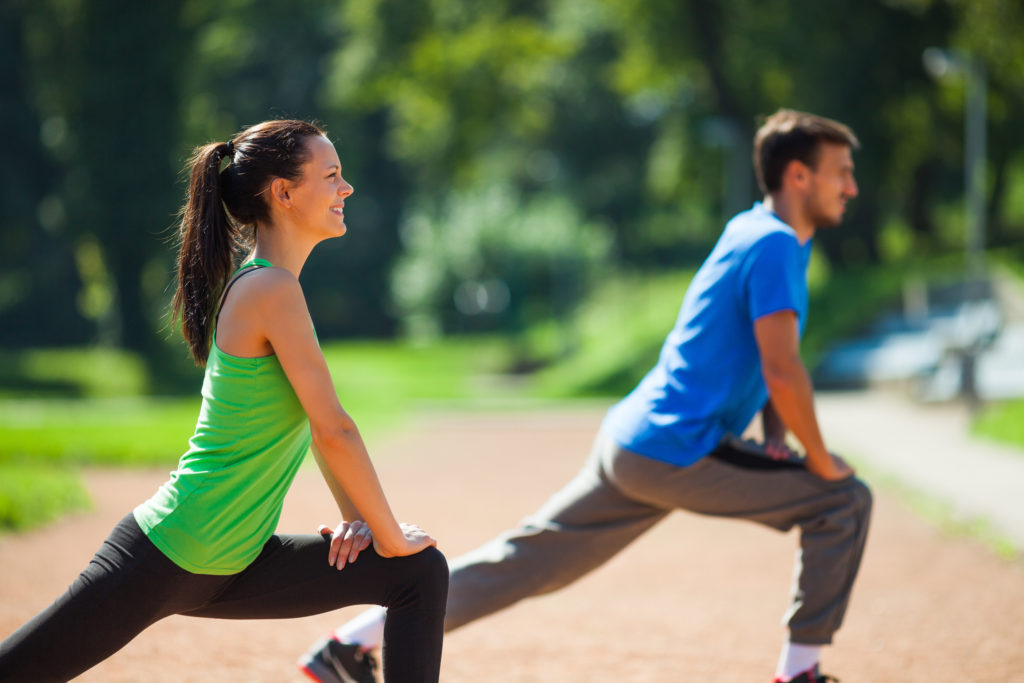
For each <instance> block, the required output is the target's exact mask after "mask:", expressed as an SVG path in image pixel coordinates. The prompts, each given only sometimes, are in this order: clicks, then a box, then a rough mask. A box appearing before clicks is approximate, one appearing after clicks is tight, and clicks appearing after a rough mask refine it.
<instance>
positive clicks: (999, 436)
mask: <svg viewBox="0 0 1024 683" xmlns="http://www.w3.org/2000/svg"><path fill="white" fill-rule="evenodd" d="M971 431H972V432H973V433H974V435H975V436H980V437H982V438H985V439H991V440H992V441H998V442H1000V443H1004V444H1007V445H1009V446H1016V447H1017V448H1022V449H1024V399H1017V400H1013V401H1004V402H1001V403H993V404H990V405H988V406H986V407H985V408H984V409H983V410H982V412H981V413H980V414H979V415H978V416H977V417H976V418H975V419H974V422H973V424H972V425H971Z"/></svg>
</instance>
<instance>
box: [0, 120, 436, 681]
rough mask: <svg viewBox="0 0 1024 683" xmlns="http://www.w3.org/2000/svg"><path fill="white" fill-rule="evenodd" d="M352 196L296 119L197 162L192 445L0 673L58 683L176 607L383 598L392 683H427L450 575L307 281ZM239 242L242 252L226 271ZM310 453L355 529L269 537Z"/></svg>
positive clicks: (267, 612) (184, 264) (198, 609)
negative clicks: (344, 387) (397, 478)
mask: <svg viewBox="0 0 1024 683" xmlns="http://www.w3.org/2000/svg"><path fill="white" fill-rule="evenodd" d="M225 160H226V161H227V165H226V167H225V168H224V169H223V170H221V167H222V166H223V165H224V161H225ZM351 194H352V186H351V185H349V184H348V183H347V182H346V181H345V180H344V179H343V178H342V175H341V163H340V161H339V160H338V154H337V152H336V151H335V149H334V145H333V144H332V143H331V142H330V140H328V139H327V137H326V136H325V135H324V133H323V131H321V130H320V129H319V128H317V127H316V126H314V125H312V124H309V123H305V122H302V121H268V122H265V123H261V124H258V125H256V126H253V127H251V128H248V129H247V130H245V131H243V132H241V133H239V134H238V135H236V136H235V137H234V139H233V140H231V141H229V142H227V143H213V144H208V145H205V146H203V147H201V148H199V149H198V150H197V151H196V154H195V156H194V157H193V159H192V161H191V182H190V186H189V192H188V200H187V202H186V204H185V206H184V208H183V210H182V221H181V249H180V253H179V258H178V289H177V292H176V293H175V296H174V313H175V316H176V319H177V317H179V316H180V318H181V321H182V331H183V333H184V336H185V339H186V340H187V342H188V344H189V347H190V349H191V352H192V356H193V357H194V358H195V360H196V362H197V363H198V364H203V363H205V364H206V376H205V379H204V382H203V390H202V395H203V403H202V409H201V412H200V415H199V420H198V423H197V425H196V432H195V435H194V436H193V437H192V439H191V441H190V442H189V450H188V452H186V453H185V455H184V456H182V458H181V461H180V462H179V465H178V469H177V470H176V471H175V472H173V473H172V474H171V478H170V480H169V481H167V482H166V483H165V484H164V485H163V486H161V487H160V489H159V490H158V491H157V493H156V494H155V495H154V496H153V497H152V498H150V499H149V500H148V501H146V502H144V503H142V504H141V505H139V506H138V507H137V508H135V510H134V511H133V512H132V513H131V514H129V515H128V516H127V517H125V518H124V519H123V520H122V521H121V522H120V523H119V524H118V525H117V526H116V527H115V528H114V530H113V532H112V533H111V535H110V537H109V538H108V539H107V540H106V541H105V542H104V544H103V546H102V547H101V548H100V550H99V551H98V552H97V553H96V556H95V557H94V558H93V560H92V562H91V563H90V564H89V566H88V567H87V568H86V569H85V570H84V571H83V572H82V574H81V575H80V576H79V577H78V579H77V580H76V581H75V582H74V584H73V585H72V586H71V587H70V588H69V589H68V591H67V592H66V593H65V594H64V595H63V596H61V597H60V598H58V599H57V601H56V602H54V603H53V604H52V605H51V606H50V607H48V608H47V609H46V610H44V611H43V612H41V613H40V614H38V615H37V616H36V617H34V618H33V619H32V620H31V621H29V622H28V623H27V624H25V625H24V626H22V627H21V628H20V629H19V630H18V631H16V632H15V633H14V634H12V635H11V636H10V637H9V638H7V639H6V640H5V641H4V642H3V643H2V644H0V680H3V681H63V680H67V679H69V678H72V677H74V676H76V675H77V674H79V673H81V672H82V671H85V670H86V669H88V668H89V667H91V666H93V665H94V664H96V663H97V662H99V661H101V660H103V659H104V658H106V657H108V656H109V655H111V654H112V653H114V652H116V651H117V650H118V649H120V648H121V647H123V646H124V645H125V644H126V643H127V642H128V641H129V640H131V639H132V638H133V637H134V636H136V635H137V634H138V633H139V632H141V631H142V630H143V629H145V628H146V627H147V626H149V625H150V624H152V623H154V622H156V621H157V620H159V619H162V618H164V617H166V616H169V615H171V614H185V615H189V616H199V617H215V618H227V619H260V618H282V617H300V616H306V615H310V614H316V613H321V612H325V611H329V610H334V609H337V608H339V607H342V606H345V605H353V604H361V603H374V604H380V605H386V606H387V607H388V624H387V627H386V635H385V638H386V642H387V646H386V647H385V650H384V667H385V675H386V680H388V681H436V680H437V677H438V670H439V668H440V658H441V640H442V628H443V622H444V607H445V599H446V594H447V586H448V569H447V564H446V563H445V560H444V557H443V556H442V555H441V553H440V552H438V551H437V549H436V547H435V546H436V541H435V540H434V539H433V538H431V537H430V536H429V535H428V534H427V533H426V532H424V531H422V530H421V529H419V528H418V527H416V526H413V525H406V524H398V523H397V522H396V521H395V519H394V516H393V515H392V513H391V510H390V508H389V507H388V503H387V500H386V499H385V497H384V493H383V491H382V490H381V487H380V483H379V481H378V480H377V475H376V473H375V471H374V469H373V465H372V464H371V463H370V459H369V456H368V455H367V453H366V449H365V447H364V445H363V442H362V439H361V437H360V435H359V431H358V430H357V429H356V426H355V424H354V423H353V422H352V419H351V418H350V417H349V416H348V415H347V414H346V413H345V411H344V410H343V409H342V407H341V405H340V404H339V402H338V398H337V395H336V393H335V391H334V386H333V383H332V381H331V377H330V374H329V373H328V369H327V364H326V363H325V361H324V358H323V355H322V353H321V352H320V347H319V344H318V343H317V339H316V335H315V333H314V330H313V324H312V322H311V320H310V317H309V312H308V310H307V308H306V304H305V299H304V298H303V295H302V290H301V288H300V286H299V281H298V276H299V272H300V271H301V269H302V266H303V264H304V263H305V261H306V258H307V256H308V255H309V253H310V251H311V250H312V249H313V247H314V246H315V245H316V244H317V243H319V242H321V241H323V240H325V239H328V238H330V237H339V236H341V235H343V234H345V231H346V227H345V215H344V206H345V199H346V198H347V197H349V196H350V195H351ZM243 243H244V244H248V245H250V246H251V248H252V251H251V253H250V257H249V258H247V259H246V261H245V263H244V264H243V265H242V266H241V268H239V269H238V270H237V271H235V273H234V275H232V274H231V270H232V260H233V256H234V254H235V253H237V250H238V247H239V246H241V245H242V244H243ZM311 442H312V443H311ZM310 445H312V450H313V453H314V456H315V458H316V460H317V463H318V464H319V466H320V469H321V471H322V473H323V475H324V478H325V479H326V481H327V485H328V487H329V488H330V490H331V492H332V494H333V495H334V497H335V499H336V500H337V503H338V507H339V509H340V511H341V515H342V518H343V520H347V521H342V522H341V523H340V524H339V525H338V526H337V527H335V528H334V529H333V530H332V529H329V528H327V527H325V526H321V528H320V532H321V533H320V534H313V535H308V536H284V535H274V533H273V532H274V529H275V527H276V525H277V521H278V518H279V516H280V512H281V504H282V500H283V498H284V495H285V492H286V490H287V489H288V487H289V486H290V485H291V482H292V479H293V477H294V475H295V472H296V470H297V469H298V467H299V465H300V463H301V462H302V459H303V457H304V455H305V453H306V451H307V449H308V448H309V447H310ZM371 545H372V548H371V547H370V546H371ZM357 557H358V560H359V561H358V562H356V559H357ZM343 568H344V569H345V571H344V572H339V571H338V570H340V569H343ZM312 664H314V665H315V664H316V663H312Z"/></svg>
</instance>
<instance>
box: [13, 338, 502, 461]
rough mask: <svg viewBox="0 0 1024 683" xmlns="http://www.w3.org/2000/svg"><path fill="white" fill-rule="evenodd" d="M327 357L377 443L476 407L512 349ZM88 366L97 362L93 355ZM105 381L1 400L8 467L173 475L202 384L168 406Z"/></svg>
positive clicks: (485, 342)
mask: <svg viewBox="0 0 1024 683" xmlns="http://www.w3.org/2000/svg"><path fill="white" fill-rule="evenodd" d="M48 353H50V352H39V354H40V357H41V358H44V359H45V358H46V357H47V354H48ZM66 353H67V352H64V351H61V352H58V353H57V355H58V357H63V356H64V354H66ZM98 355H101V356H102V355H103V354H102V353H98ZM324 355H325V357H326V358H327V362H328V365H329V366H330V368H331V374H332V376H333V377H334V379H335V384H336V389H337V391H338V395H339V397H340V398H341V402H342V405H343V406H345V408H346V409H347V410H348V411H349V412H350V413H351V414H352V415H353V416H354V417H355V419H356V421H357V423H358V424H359V426H360V429H361V431H363V432H364V433H370V434H374V433H376V432H378V431H380V430H382V429H386V428H391V427H394V426H395V425H397V424H399V423H400V422H401V420H402V419H404V418H405V417H407V416H408V414H409V413H410V411H412V410H414V409H415V407H416V406H417V405H418V404H421V403H422V402H426V401H431V400H445V401H467V402H468V401H471V400H472V399H473V398H475V397H477V396H479V395H481V394H483V393H485V392H486V385H483V384H479V383H476V382H475V378H476V377H477V375H478V374H481V373H486V372H488V371H491V372H493V371H496V369H497V368H498V367H500V365H501V362H502V358H503V356H504V350H503V346H502V343H501V341H500V340H498V339H466V340H445V341H439V342H437V343H436V344H433V345H431V346H413V345H411V344H408V343H405V342H391V341H380V342H378V341H374V342H345V343H329V344H325V345H324ZM79 358H80V359H81V360H82V361H83V362H88V356H87V353H86V352H82V353H81V354H80V355H79ZM44 364H45V363H44ZM95 381H96V384H95V385H94V386H92V388H91V390H90V393H92V394H93V395H94V396H99V397H91V398H0V463H3V462H19V463H40V462H50V463H60V464H80V465H81V464H103V465H167V466H168V468H170V467H172V466H173V465H174V464H175V463H176V462H177V459H178V457H179V456H180V455H181V453H183V452H184V451H185V449H186V448H187V444H188V439H189V437H190V436H191V435H192V430H193V428H194V427H195V422H196V418H197V416H198V414H199V406H200V397H199V384H198V383H197V384H196V387H195V394H194V395H193V396H191V397H187V398H161V397H151V396H141V395H137V394H132V393H131V392H128V391H126V390H125V391H124V394H125V395H116V394H117V393H118V391H117V389H118V385H116V384H110V385H105V386H104V385H103V384H102V383H100V382H99V378H97V379H96V380H95Z"/></svg>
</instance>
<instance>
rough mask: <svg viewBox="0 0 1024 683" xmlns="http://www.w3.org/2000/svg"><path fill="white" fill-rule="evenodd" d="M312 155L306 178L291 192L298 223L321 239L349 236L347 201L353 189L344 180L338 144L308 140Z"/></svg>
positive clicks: (320, 138) (320, 137)
mask: <svg viewBox="0 0 1024 683" xmlns="http://www.w3.org/2000/svg"><path fill="white" fill-rule="evenodd" d="M306 147H307V149H308V151H309V153H310V156H309V159H308V160H307V161H306V163H305V164H303V166H302V177H301V178H300V179H299V180H298V181H297V182H296V183H295V184H294V185H292V187H291V188H290V189H289V194H290V195H291V199H292V211H293V215H294V216H295V218H296V223H297V224H298V225H300V226H302V227H305V228H308V229H310V230H312V231H314V232H315V233H316V234H317V235H318V236H320V238H321V239H327V238H329V237H340V236H342V235H344V234H345V232H346V230H347V227H346V226H345V199H346V198H347V197H348V196H349V195H351V194H352V192H353V188H352V186H351V185H349V184H348V183H347V182H346V181H345V179H344V178H343V177H342V176H341V161H340V160H339V159H338V152H337V150H335V149H334V144H333V143H332V142H331V141H330V140H328V139H327V138H326V137H324V136H323V135H318V136H316V137H310V138H307V140H306Z"/></svg>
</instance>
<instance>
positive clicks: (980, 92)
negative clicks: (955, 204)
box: [921, 47, 987, 281]
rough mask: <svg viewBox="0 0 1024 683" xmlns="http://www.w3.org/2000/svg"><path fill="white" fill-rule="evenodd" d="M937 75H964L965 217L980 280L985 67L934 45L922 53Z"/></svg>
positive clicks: (970, 258)
mask: <svg viewBox="0 0 1024 683" xmlns="http://www.w3.org/2000/svg"><path fill="white" fill-rule="evenodd" d="M921 58H922V61H923V62H924V68H925V71H927V72H928V73H929V74H930V75H931V76H932V77H933V78H935V79H938V80H943V79H946V78H951V77H956V76H963V77H964V79H965V91H966V97H965V103H964V193H965V201H964V219H965V224H966V244H965V246H966V249H967V275H968V279H969V280H975V281H977V280H980V279H982V278H983V277H984V274H985V165H986V151H985V149H986V140H985V138H986V130H985V118H986V99H987V85H986V82H985V68H984V67H983V66H982V65H981V64H980V63H979V62H978V61H977V60H975V59H972V58H971V57H970V56H969V55H967V54H965V53H963V52H960V51H957V50H943V49H941V48H937V47H930V48H927V49H926V50H925V51H924V54H922V56H921Z"/></svg>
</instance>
